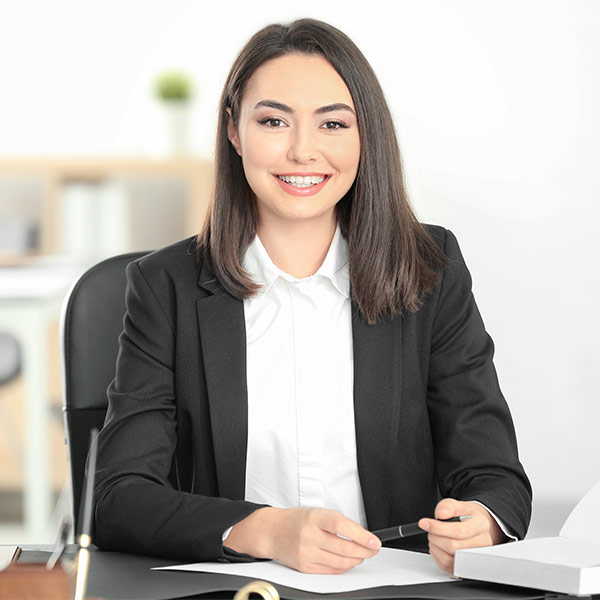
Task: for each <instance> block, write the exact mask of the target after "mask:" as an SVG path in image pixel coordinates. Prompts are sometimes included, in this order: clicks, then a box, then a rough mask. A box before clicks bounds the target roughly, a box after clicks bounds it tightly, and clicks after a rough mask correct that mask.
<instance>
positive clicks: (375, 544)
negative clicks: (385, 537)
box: [369, 538, 381, 548]
mask: <svg viewBox="0 0 600 600" xmlns="http://www.w3.org/2000/svg"><path fill="white" fill-rule="evenodd" d="M369 548H381V540H380V539H379V538H371V539H370V540H369Z"/></svg>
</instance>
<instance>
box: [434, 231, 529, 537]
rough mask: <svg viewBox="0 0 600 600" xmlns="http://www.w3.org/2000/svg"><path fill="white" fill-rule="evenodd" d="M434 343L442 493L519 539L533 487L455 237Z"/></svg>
mask: <svg viewBox="0 0 600 600" xmlns="http://www.w3.org/2000/svg"><path fill="white" fill-rule="evenodd" d="M444 251H445V254H446V256H447V257H448V260H449V264H448V266H447V267H446V269H445V271H444V273H443V278H442V281H441V289H440V292H439V294H440V295H439V298H438V303H437V307H436V314H435V317H434V320H433V331H432V337H431V353H430V369H429V383H428V411H429V416H430V424H431V429H432V438H433V443H434V453H435V457H436V458H435V463H436V471H437V478H438V484H439V487H440V492H441V494H442V496H444V497H453V498H457V499H460V500H477V501H479V502H481V503H482V504H483V505H485V506H486V507H488V508H489V509H490V510H491V511H492V512H494V513H495V514H496V516H498V517H499V518H500V519H501V520H502V521H503V523H504V524H505V525H507V526H508V528H509V529H510V530H511V531H512V532H513V533H514V535H516V536H517V537H518V538H523V537H524V536H525V533H526V531H527V527H528V524H529V519H530V516H531V497H532V493H531V486H530V483H529V480H528V479H527V476H526V475H525V472H524V470H523V467H522V465H521V463H520V461H519V457H518V452H517V441H516V436H515V431H514V425H513V421H512V418H511V415H510V412H509V409H508V406H507V404H506V401H505V399H504V397H503V395H502V392H501V390H500V387H499V384H498V379H497V376H496V371H495V368H494V365H493V362H492V359H493V355H494V345H493V342H492V340H491V338H490V336H489V335H488V334H487V333H486V331H485V328H484V325H483V321H482V319H481V316H480V314H479V311H478V309H477V306H476V304H475V300H474V298H473V294H472V292H471V277H470V274H469V271H468V270H467V267H466V265H465V263H464V260H463V257H462V255H461V252H460V249H459V246H458V242H457V241H456V238H455V237H454V235H453V234H452V233H451V232H449V231H447V232H446V235H445V247H444Z"/></svg>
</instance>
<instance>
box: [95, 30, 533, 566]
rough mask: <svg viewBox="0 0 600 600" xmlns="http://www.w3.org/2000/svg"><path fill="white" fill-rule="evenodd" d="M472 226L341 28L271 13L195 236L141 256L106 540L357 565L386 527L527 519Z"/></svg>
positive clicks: (225, 112) (500, 532)
mask: <svg viewBox="0 0 600 600" xmlns="http://www.w3.org/2000/svg"><path fill="white" fill-rule="evenodd" d="M492 355H493V345H492V342H491V340H490V338H489V337H488V336H487V334H486V332H485V330H484V328H483V324H482V322H481V319H480V317H479V313H478V311H477V308H476V306H475V303H474V300H473V297H472V294H471V291H470V276H469V273H468V271H467V269H466V267H465V265H464V263H463V261H462V257H461V255H460V251H459V249H458V245H457V243H456V240H455V238H454V236H453V235H452V234H451V233H450V232H448V231H446V230H444V229H443V228H440V227H431V226H430V227H424V226H422V225H421V224H419V223H418V222H417V220H416V218H415V216H414V214H413V213H412V211H411V209H410V206H409V204H408V201H407V199H406V193H405V190H404V185H403V178H402V170H401V163H400V156H399V152H398V147H397V142H396V138H395V134H394V129H393V124H392V119H391V116H390V113H389V110H388V107H387V105H386V102H385V99H384V97H383V93H382V91H381V89H380V87H379V84H378V82H377V80H376V77H375V75H374V73H373V71H372V69H371V67H370V66H369V64H368V63H367V61H366V60H365V58H364V57H363V56H362V54H361V53H360V51H359V50H358V49H357V48H356V46H355V45H354V44H353V43H352V42H351V41H350V40H349V39H348V38H347V37H346V36H345V35H344V34H342V33H341V32H340V31H338V30H337V29H335V28H333V27H331V26H329V25H327V24H325V23H322V22H319V21H314V20H310V19H303V20H300V21H296V22H294V23H292V24H291V25H290V26H281V25H273V26H269V27H266V28H265V29H263V30H261V31H259V32H258V33H257V34H256V35H255V36H254V37H253V38H252V39H251V40H250V41H249V42H248V44H247V45H246V47H245V48H244V49H243V50H242V51H241V53H240V55H239V56H238V57H237V59H236V61H235V63H234V65H233V67H232V69H231V71H230V74H229V77H228V79H227V82H226V84H225V88H224V91H223V95H222V99H221V107H220V120H219V129H218V135H217V148H216V187H215V195H214V199H213V203H212V206H211V210H210V214H209V216H208V218H207V221H206V223H205V227H204V230H203V232H202V234H201V235H200V236H199V237H198V239H193V240H185V241H183V242H180V243H178V244H175V245H173V246H170V247H168V248H165V249H163V250H160V251H158V252H155V253H153V254H152V255H149V256H147V257H145V258H143V259H142V260H140V261H137V262H136V263H133V264H131V265H130V266H129V268H128V292H127V314H126V318H125V329H124V332H123V334H122V336H121V338H120V353H119V359H118V364H117V374H116V378H115V381H114V382H113V384H112V385H111V387H110V389H109V411H108V414H107V420H106V424H105V427H104V429H103V431H102V433H101V437H100V449H99V458H98V465H99V466H98V473H97V486H96V498H97V505H96V541H97V544H98V545H99V546H100V547H101V548H106V549H113V550H121V551H131V552H137V553H140V552H141V553H148V554H153V555H157V556H158V555H162V556H168V557H171V558H178V559H183V560H216V559H224V558H226V559H229V560H250V559H251V558H250V557H254V558H274V559H279V560H281V561H282V562H284V563H285V564H287V565H289V566H290V567H293V568H296V569H298V570H301V571H306V572H316V573H341V572H344V571H346V570H348V569H350V568H352V567H354V566H356V565H358V564H360V563H361V562H362V561H363V560H365V559H367V558H369V557H371V556H373V555H374V554H375V553H376V552H377V551H378V549H379V547H380V542H379V540H378V539H377V538H376V536H374V535H373V534H372V533H370V532H369V531H368V530H369V529H371V530H374V529H379V528H383V527H389V526H393V525H398V524H401V523H407V522H411V521H416V520H418V519H421V518H422V517H427V516H435V517H436V518H437V519H447V518H449V517H452V516H460V515H469V516H471V519H469V520H466V521H463V522H460V523H444V522H441V521H439V520H435V519H432V518H422V519H421V521H420V524H421V527H422V528H423V529H425V530H427V531H428V536H427V540H425V536H417V537H416V538H412V539H409V540H406V541H405V542H404V543H403V544H400V543H398V544H396V545H397V546H398V547H409V548H410V547H412V548H416V547H424V546H425V544H426V543H428V544H429V550H430V552H431V554H432V556H433V557H434V559H435V560H436V562H437V563H438V565H439V566H440V567H441V568H443V569H446V570H448V571H451V570H452V566H453V558H454V552H455V551H456V550H457V549H458V548H463V547H472V546H481V545H488V544H494V543H499V542H501V541H503V540H505V539H507V536H512V537H517V538H521V537H523V536H524V534H525V532H526V528H527V524H528V521H529V516H530V503H531V489H530V486H529V482H528V480H527V478H526V476H525V473H524V472H523V469H522V466H521V464H520V463H519V460H518V456H517V449H516V440H515V436H514V430H513V426H512V421H511V418H510V414H509V412H508V408H507V406H506V403H505V401H504V399H503V397H502V394H501V392H500V390H499V388H498V383H497V379H496V375H495V371H494V367H493V364H492Z"/></svg>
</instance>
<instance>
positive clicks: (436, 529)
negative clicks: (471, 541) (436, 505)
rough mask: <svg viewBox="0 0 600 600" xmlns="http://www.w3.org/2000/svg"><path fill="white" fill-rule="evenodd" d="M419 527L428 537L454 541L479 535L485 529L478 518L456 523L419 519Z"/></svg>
mask: <svg viewBox="0 0 600 600" xmlns="http://www.w3.org/2000/svg"><path fill="white" fill-rule="evenodd" d="M419 527H420V528H421V529H423V530H424V531H427V532H428V533H429V534H430V535H435V536H439V537H445V538H451V539H456V540H466V539H468V538H472V537H473V536H476V535H479V534H480V533H482V531H483V530H484V529H485V523H482V522H481V519H479V518H476V517H474V518H472V519H468V520H467V521H459V522H458V523H444V522H443V521H437V520H435V519H421V520H420V521H419Z"/></svg>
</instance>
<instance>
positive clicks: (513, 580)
mask: <svg viewBox="0 0 600 600" xmlns="http://www.w3.org/2000/svg"><path fill="white" fill-rule="evenodd" d="M599 507H600V482H599V483H597V484H596V485H595V486H594V487H593V488H592V489H591V490H590V491H589V492H588V493H587V494H586V495H585V496H584V497H583V499H582V500H581V501H580V502H579V504H577V506H576V507H575V508H574V509H573V511H572V512H571V514H570V515H569V517H568V518H567V520H566V521H565V524H564V525H563V527H562V529H561V531H560V534H559V535H558V536H557V537H548V538H538V539H531V540H524V541H521V542H514V543H509V544H502V545H499V546H492V547H489V548H473V549H470V550H459V551H458V552H457V553H456V557H455V561H454V574H455V575H457V576H458V577H463V578H466V579H479V580H482V581H493V582H495V583H506V584H509V585H520V586H524V587H531V588H538V589H542V590H548V591H552V592H560V593H564V594H597V593H600V515H599V512H600V511H598V508H599Z"/></svg>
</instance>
